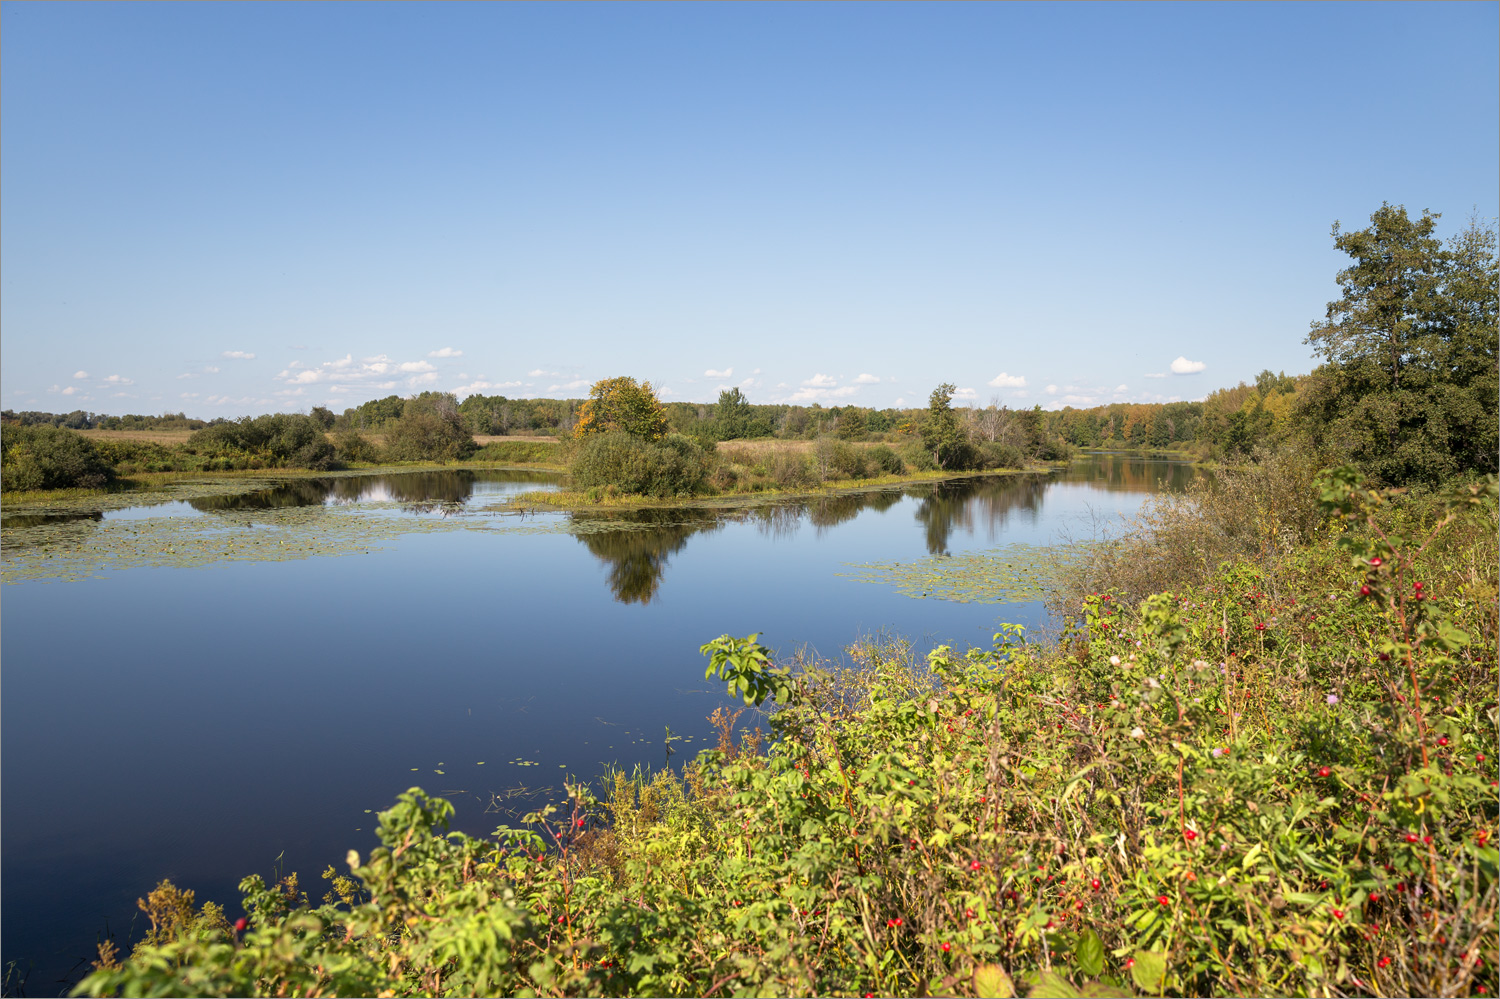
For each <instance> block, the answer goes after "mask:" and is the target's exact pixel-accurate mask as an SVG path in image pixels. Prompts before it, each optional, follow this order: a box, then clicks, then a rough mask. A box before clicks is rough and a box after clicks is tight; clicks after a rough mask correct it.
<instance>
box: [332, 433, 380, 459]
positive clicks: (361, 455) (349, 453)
mask: <svg viewBox="0 0 1500 999" xmlns="http://www.w3.org/2000/svg"><path fill="white" fill-rule="evenodd" d="M333 453H334V457H336V458H337V459H338V460H339V461H340V462H341V463H344V464H354V463H355V462H360V463H363V464H374V463H375V462H377V461H379V460H380V449H379V448H378V447H376V446H375V442H374V441H372V440H370V439H369V438H368V437H366V436H365V435H364V434H362V433H360V432H359V431H358V430H340V431H337V432H335V433H334V435H333Z"/></svg>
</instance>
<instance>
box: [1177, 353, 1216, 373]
mask: <svg viewBox="0 0 1500 999" xmlns="http://www.w3.org/2000/svg"><path fill="white" fill-rule="evenodd" d="M1206 367H1208V365H1207V364H1204V363H1203V362H1202V361H1189V360H1188V359H1187V358H1186V357H1179V358H1177V360H1175V361H1173V362H1172V374H1174V375H1196V374H1197V373H1198V372H1200V371H1202V370H1203V369H1204V368H1206Z"/></svg>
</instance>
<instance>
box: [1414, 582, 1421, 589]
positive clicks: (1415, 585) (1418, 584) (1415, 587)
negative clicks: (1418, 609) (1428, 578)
mask: <svg viewBox="0 0 1500 999" xmlns="http://www.w3.org/2000/svg"><path fill="white" fill-rule="evenodd" d="M1411 588H1412V589H1414V590H1420V589H1421V588H1422V584H1421V583H1412V584H1411Z"/></svg>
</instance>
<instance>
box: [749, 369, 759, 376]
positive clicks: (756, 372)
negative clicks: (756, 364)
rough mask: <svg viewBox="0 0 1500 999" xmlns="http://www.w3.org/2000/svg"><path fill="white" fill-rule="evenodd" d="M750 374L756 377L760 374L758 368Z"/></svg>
mask: <svg viewBox="0 0 1500 999" xmlns="http://www.w3.org/2000/svg"><path fill="white" fill-rule="evenodd" d="M750 373H751V374H752V375H758V374H760V369H759V368H756V369H755V370H754V371H752V372H750Z"/></svg>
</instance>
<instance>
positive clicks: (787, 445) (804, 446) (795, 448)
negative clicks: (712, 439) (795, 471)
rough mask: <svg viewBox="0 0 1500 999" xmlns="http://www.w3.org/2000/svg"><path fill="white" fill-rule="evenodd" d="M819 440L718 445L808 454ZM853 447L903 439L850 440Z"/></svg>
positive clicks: (725, 448) (760, 452) (893, 444)
mask: <svg viewBox="0 0 1500 999" xmlns="http://www.w3.org/2000/svg"><path fill="white" fill-rule="evenodd" d="M817 443H818V442H817V441H788V440H756V441H719V443H718V445H717V447H718V449H719V450H720V451H744V452H746V453H747V454H750V455H752V456H754V457H757V458H758V457H760V456H761V455H763V454H765V453H767V452H772V451H782V452H787V453H794V454H807V453H809V452H811V451H812V449H813V448H814V447H816V446H817ZM847 443H848V444H849V445H850V446H851V447H874V446H875V445H877V444H884V445H886V446H887V447H897V446H898V445H900V444H901V443H903V441H884V440H876V441H848V442H847Z"/></svg>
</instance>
